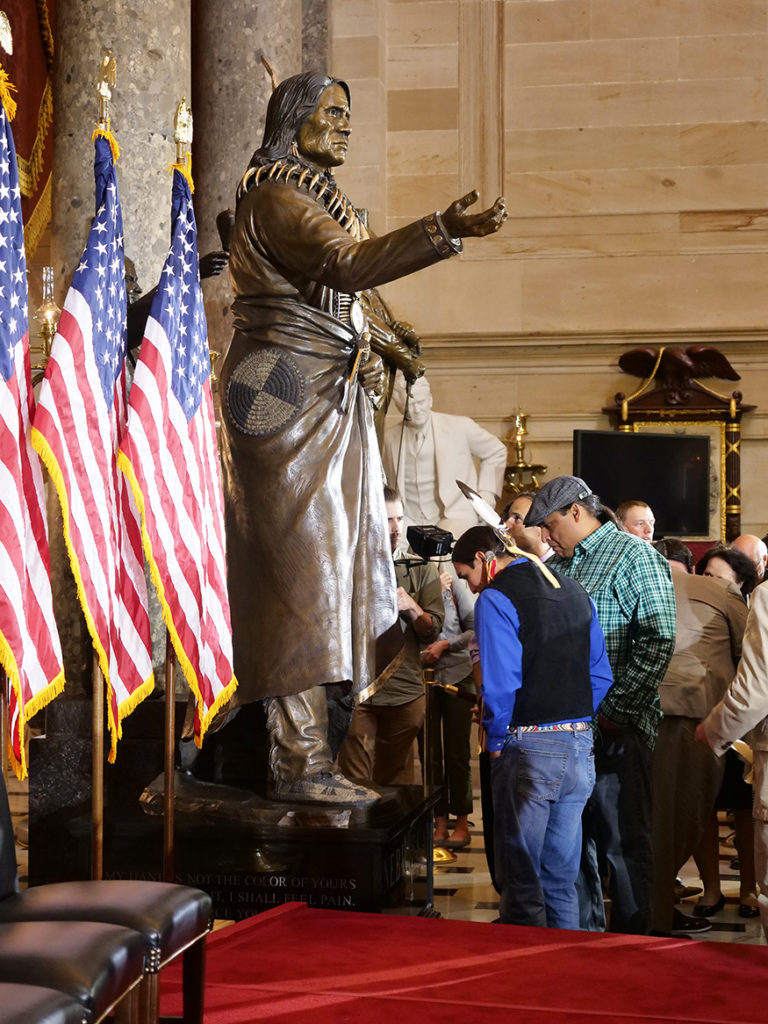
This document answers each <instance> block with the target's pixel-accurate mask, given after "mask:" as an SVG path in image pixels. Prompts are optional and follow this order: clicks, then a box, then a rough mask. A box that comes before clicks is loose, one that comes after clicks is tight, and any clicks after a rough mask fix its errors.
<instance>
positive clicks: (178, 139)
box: [173, 96, 192, 163]
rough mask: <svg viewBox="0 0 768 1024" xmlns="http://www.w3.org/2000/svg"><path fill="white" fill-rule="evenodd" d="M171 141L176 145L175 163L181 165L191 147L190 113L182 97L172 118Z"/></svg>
mask: <svg viewBox="0 0 768 1024" xmlns="http://www.w3.org/2000/svg"><path fill="white" fill-rule="evenodd" d="M173 141H174V142H175V143H176V161H177V163H181V161H182V160H183V159H184V156H185V154H186V153H188V152H189V147H190V146H191V145H192V111H191V110H190V109H189V107H188V106H187V101H186V99H185V97H183V96H182V98H181V99H180V100H179V105H178V107H176V114H175V115H174V118H173Z"/></svg>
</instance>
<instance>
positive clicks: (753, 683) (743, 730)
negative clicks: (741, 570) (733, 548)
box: [696, 587, 768, 938]
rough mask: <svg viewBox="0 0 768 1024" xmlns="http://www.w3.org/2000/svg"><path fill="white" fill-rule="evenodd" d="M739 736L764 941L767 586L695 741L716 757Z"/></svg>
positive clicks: (767, 913)
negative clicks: (747, 774) (747, 757)
mask: <svg viewBox="0 0 768 1024" xmlns="http://www.w3.org/2000/svg"><path fill="white" fill-rule="evenodd" d="M747 734H749V735H747ZM742 736H745V737H746V739H747V742H748V743H749V744H750V745H751V747H752V749H753V751H754V773H755V777H754V783H753V785H754V804H753V815H754V818H755V868H756V875H757V883H758V885H759V886H760V895H759V896H758V898H757V899H758V907H759V909H760V920H761V922H762V925H763V931H764V932H765V934H766V937H767V938H768V587H758V588H757V590H755V591H754V593H753V595H752V604H751V607H750V610H749V616H748V617H747V628H746V630H745V632H744V641H743V644H742V651H741V661H740V663H739V668H738V671H737V672H736V675H735V677H734V679H733V682H732V683H731V685H730V686H729V687H728V689H727V691H726V693H725V696H724V697H723V699H722V700H721V701H720V703H719V704H718V705H717V706H716V707H715V708H713V710H712V711H711V712H710V713H709V715H708V716H707V717H706V718H705V719H704V721H703V722H701V723H700V724H699V726H698V727H697V729H696V739H697V740H700V741H701V742H703V743H708V744H709V746H710V747H712V749H713V750H714V752H715V753H716V754H717V755H718V756H720V757H722V755H723V754H724V753H725V752H726V750H728V748H729V746H730V745H731V743H733V741H734V740H737V739H740V738H741V737H742Z"/></svg>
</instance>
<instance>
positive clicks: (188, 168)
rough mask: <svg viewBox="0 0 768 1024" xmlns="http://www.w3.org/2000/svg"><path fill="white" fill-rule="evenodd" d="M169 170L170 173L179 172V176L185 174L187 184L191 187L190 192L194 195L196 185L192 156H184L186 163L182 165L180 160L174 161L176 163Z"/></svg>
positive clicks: (187, 154)
mask: <svg viewBox="0 0 768 1024" xmlns="http://www.w3.org/2000/svg"><path fill="white" fill-rule="evenodd" d="M168 170H169V171H178V172H179V174H183V175H184V177H185V178H186V179H187V184H188V185H189V191H190V192H191V193H192V194H193V195H194V192H195V183H194V182H193V181H192V154H191V153H185V154H184V163H181V162H180V161H179V160H176V161H174V163H172V164H171V165H170V167H169V168H168Z"/></svg>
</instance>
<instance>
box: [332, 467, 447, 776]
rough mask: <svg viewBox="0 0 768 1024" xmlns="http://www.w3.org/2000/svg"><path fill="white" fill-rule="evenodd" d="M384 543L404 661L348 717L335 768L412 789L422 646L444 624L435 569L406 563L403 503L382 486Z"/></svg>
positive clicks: (421, 689) (421, 698)
mask: <svg viewBox="0 0 768 1024" xmlns="http://www.w3.org/2000/svg"><path fill="white" fill-rule="evenodd" d="M384 501H385V504H386V509H387V521H388V524H389V539H390V544H391V547H392V555H393V557H394V559H395V576H396V578H397V584H398V587H397V607H398V610H399V612H400V625H401V628H402V630H403V633H404V634H405V643H404V647H403V659H402V661H401V662H400V663H399V665H398V666H397V668H396V669H395V670H394V672H392V674H391V675H390V676H389V677H388V678H387V679H386V680H385V681H382V679H381V678H380V679H378V680H377V681H376V682H377V684H378V689H377V690H376V691H375V693H374V694H373V696H372V697H370V698H368V699H367V700H365V701H363V702H361V703H360V704H358V705H357V707H356V708H355V710H354V712H353V714H352V723H351V725H350V729H349V733H348V735H347V738H346V740H345V741H344V744H343V746H342V748H341V751H340V753H339V766H340V768H341V771H342V772H343V773H344V774H345V775H346V776H347V778H349V779H353V780H355V781H356V782H376V783H379V784H380V785H384V786H404V785H412V784H414V783H416V782H418V781H419V780H417V779H415V778H414V759H413V741H414V740H415V739H416V737H417V736H418V734H419V731H420V730H421V727H422V724H423V722H424V707H425V698H424V682H423V676H422V666H421V649H420V647H421V644H429V643H431V642H432V641H434V640H436V639H437V637H438V636H439V634H440V629H441V628H442V625H443V615H444V609H443V598H442V593H441V589H442V588H441V584H440V576H439V573H438V569H437V566H436V565H434V564H433V563H431V562H427V564H414V563H410V562H409V561H408V559H404V558H403V555H404V553H405V551H404V549H403V550H401V541H402V539H403V503H402V500H401V498H400V495H399V494H398V493H397V491H395V490H393V489H392V488H389V487H385V489H384Z"/></svg>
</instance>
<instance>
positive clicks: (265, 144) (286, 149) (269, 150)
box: [250, 71, 350, 167]
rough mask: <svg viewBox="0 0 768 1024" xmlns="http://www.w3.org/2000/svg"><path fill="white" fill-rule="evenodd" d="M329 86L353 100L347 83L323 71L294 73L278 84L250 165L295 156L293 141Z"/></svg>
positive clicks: (256, 165) (270, 101)
mask: <svg viewBox="0 0 768 1024" xmlns="http://www.w3.org/2000/svg"><path fill="white" fill-rule="evenodd" d="M329 85H340V86H341V88H342V89H343V90H344V92H345V93H346V94H347V102H348V103H349V102H350V95H349V86H348V85H347V83H346V82H342V81H341V80H340V79H338V78H329V77H328V75H324V74H322V73H321V72H320V71H305V72H303V73H302V74H300V75H292V76H291V78H286V79H285V80H284V81H282V82H281V83H280V84H279V85H278V87H277V88H276V89H275V91H274V92H273V93H272V95H271V97H270V100H269V105H268V106H267V119H266V123H265V125H264V138H263V139H262V142H261V146H260V147H259V148H258V149H257V150H256V152H255V153H254V154H253V156H252V157H251V163H250V166H251V167H259V166H261V165H262V164H268V163H273V162H274V161H275V160H280V159H282V158H285V157H287V156H291V155H292V154H291V144H292V143H293V142H295V141H296V136H297V135H298V133H299V128H300V127H301V126H302V124H303V123H304V122H305V121H306V120H307V118H308V117H309V116H310V115H311V114H313V113H314V112H315V110H316V109H317V104H318V102H319V100H320V96H321V95H322V94H323V92H324V91H325V90H326V89H327V88H328V86H329ZM294 155H295V154H294Z"/></svg>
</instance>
